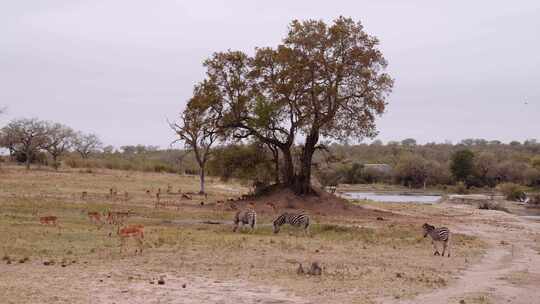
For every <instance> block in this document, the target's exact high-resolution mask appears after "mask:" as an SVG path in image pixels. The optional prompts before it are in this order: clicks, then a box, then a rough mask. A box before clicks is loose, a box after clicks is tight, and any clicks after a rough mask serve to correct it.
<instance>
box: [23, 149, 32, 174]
mask: <svg viewBox="0 0 540 304" xmlns="http://www.w3.org/2000/svg"><path fill="white" fill-rule="evenodd" d="M24 155H26V162H25V163H26V170H30V162H31V159H32V153H28V152H26V153H24Z"/></svg>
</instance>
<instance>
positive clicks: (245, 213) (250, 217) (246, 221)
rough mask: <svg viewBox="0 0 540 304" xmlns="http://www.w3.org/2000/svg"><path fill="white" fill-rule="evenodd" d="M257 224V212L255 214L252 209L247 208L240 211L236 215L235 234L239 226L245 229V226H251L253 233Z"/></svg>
mask: <svg viewBox="0 0 540 304" xmlns="http://www.w3.org/2000/svg"><path fill="white" fill-rule="evenodd" d="M256 223H257V212H255V210H254V209H252V208H246V209H243V210H240V211H238V212H236V214H235V215H234V228H233V232H236V230H238V226H239V225H241V227H243V226H244V225H249V226H250V227H251V231H253V230H255V224H256Z"/></svg>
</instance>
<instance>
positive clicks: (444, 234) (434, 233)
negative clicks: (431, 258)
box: [422, 223, 450, 257]
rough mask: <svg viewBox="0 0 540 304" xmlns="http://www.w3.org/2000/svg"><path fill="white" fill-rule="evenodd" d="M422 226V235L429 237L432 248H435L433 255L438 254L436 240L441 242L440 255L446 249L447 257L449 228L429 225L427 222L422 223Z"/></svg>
mask: <svg viewBox="0 0 540 304" xmlns="http://www.w3.org/2000/svg"><path fill="white" fill-rule="evenodd" d="M422 228H424V237H427V236H428V235H429V236H430V237H431V244H433V248H434V249H435V253H433V255H440V254H439V249H438V248H437V244H436V242H442V243H443V251H442V256H444V253H445V252H446V250H448V257H450V230H448V228H446V227H440V228H435V226H431V225H429V224H427V223H426V224H424V225H422Z"/></svg>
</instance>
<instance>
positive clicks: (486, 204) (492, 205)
mask: <svg viewBox="0 0 540 304" xmlns="http://www.w3.org/2000/svg"><path fill="white" fill-rule="evenodd" d="M478 209H482V210H498V211H504V212H509V211H508V209H506V207H505V206H504V204H503V203H501V202H496V201H482V202H481V203H480V204H478Z"/></svg>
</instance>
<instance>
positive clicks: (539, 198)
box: [529, 193, 540, 207]
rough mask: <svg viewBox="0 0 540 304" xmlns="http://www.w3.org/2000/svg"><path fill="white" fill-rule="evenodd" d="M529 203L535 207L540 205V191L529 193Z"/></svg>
mask: <svg viewBox="0 0 540 304" xmlns="http://www.w3.org/2000/svg"><path fill="white" fill-rule="evenodd" d="M529 204H530V205H533V206H535V207H540V193H533V194H530V195H529Z"/></svg>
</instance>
